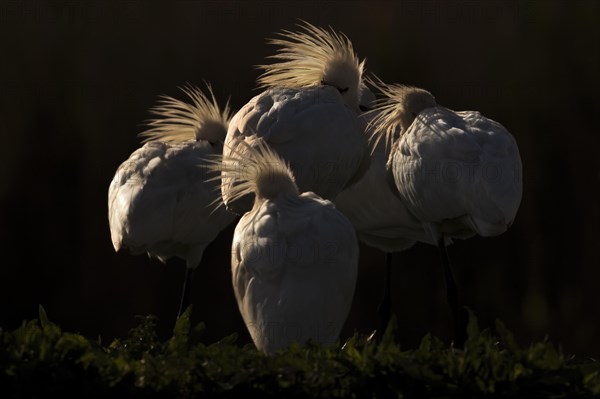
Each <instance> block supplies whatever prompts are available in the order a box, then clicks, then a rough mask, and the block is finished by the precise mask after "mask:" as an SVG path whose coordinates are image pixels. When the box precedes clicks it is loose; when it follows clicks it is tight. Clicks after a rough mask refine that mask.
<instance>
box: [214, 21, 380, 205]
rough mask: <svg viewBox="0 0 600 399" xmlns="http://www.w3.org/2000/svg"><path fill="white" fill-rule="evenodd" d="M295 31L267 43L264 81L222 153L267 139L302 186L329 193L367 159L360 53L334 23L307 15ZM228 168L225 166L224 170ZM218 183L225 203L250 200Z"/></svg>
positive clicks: (239, 114) (357, 171)
mask: <svg viewBox="0 0 600 399" xmlns="http://www.w3.org/2000/svg"><path fill="white" fill-rule="evenodd" d="M300 28H301V31H300V32H289V31H284V32H283V33H282V34H281V38H278V39H273V40H271V41H270V43H271V44H274V45H276V46H279V47H280V48H279V50H278V51H277V53H276V54H275V55H273V56H272V57H271V58H273V59H275V60H277V61H278V62H275V63H272V64H269V65H262V66H260V68H262V69H263V70H264V73H263V74H262V75H261V76H260V77H259V79H258V82H259V87H261V88H264V89H265V91H263V92H262V93H261V94H259V95H257V96H255V97H254V98H252V99H251V100H250V102H248V103H247V104H246V105H245V106H243V107H242V108H241V109H240V110H239V111H238V112H237V114H235V115H234V117H233V118H232V120H231V123H230V124H229V130H228V132H227V138H226V139H225V148H224V152H223V155H225V156H228V155H229V154H230V153H231V152H232V151H236V148H237V145H238V144H239V143H240V142H245V143H246V144H248V146H243V147H241V149H240V150H239V151H245V150H246V148H251V147H253V146H254V145H255V144H254V143H255V142H256V141H257V140H264V141H266V143H267V144H268V145H269V146H270V147H271V148H272V149H273V150H274V151H275V152H276V153H277V154H278V155H279V156H280V157H282V158H283V159H284V160H286V162H288V163H289V165H290V168H291V169H292V171H293V173H294V176H295V179H296V184H297V185H298V187H299V189H300V190H301V191H312V192H314V193H315V194H317V195H319V196H321V197H323V198H325V199H334V198H335V196H336V195H337V194H338V193H339V192H340V191H342V190H343V189H344V188H346V187H348V186H349V185H351V184H352V183H353V182H355V181H356V180H357V179H358V178H360V176H361V175H362V174H363V173H364V172H365V171H366V169H367V168H368V164H369V152H368V151H369V150H368V142H367V139H366V138H365V136H364V134H363V131H364V127H365V126H364V124H363V123H364V122H363V121H361V120H360V119H359V118H358V115H359V113H360V112H361V107H360V106H361V104H360V98H361V95H362V94H363V92H365V91H366V90H368V89H366V86H365V85H364V84H363V81H362V75H363V72H364V64H365V62H364V61H360V60H359V59H358V56H357V55H356V53H355V52H354V48H353V46H352V43H351V42H350V40H349V39H348V38H347V37H346V36H345V35H343V34H341V33H337V32H335V31H333V30H332V29H322V28H318V27H315V26H313V25H311V24H309V23H306V22H304V23H303V24H301V25H300ZM224 173H226V172H224ZM231 184H236V183H235V182H233V181H232V182H231ZM229 192H231V190H230V187H228V186H227V185H226V184H224V185H223V187H222V193H223V200H224V202H225V205H226V206H227V209H230V210H233V211H234V212H237V213H243V212H245V211H247V210H248V209H250V207H251V206H252V195H248V196H247V197H242V198H236V200H235V201H233V200H232V199H231V198H230V197H229Z"/></svg>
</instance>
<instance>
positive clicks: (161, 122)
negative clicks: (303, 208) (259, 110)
mask: <svg viewBox="0 0 600 399" xmlns="http://www.w3.org/2000/svg"><path fill="white" fill-rule="evenodd" d="M209 89H210V87H209ZM184 91H185V92H186V93H187V94H188V95H189V96H190V98H191V99H192V104H188V103H185V102H182V101H179V100H175V99H173V98H170V97H165V98H164V99H163V101H162V103H161V104H160V105H159V106H158V107H156V108H155V109H154V110H153V111H154V113H155V114H156V115H158V116H159V118H157V119H155V120H153V121H152V122H151V123H150V126H151V127H152V128H151V129H150V130H148V131H147V132H146V133H144V134H143V135H145V136H147V137H149V139H150V141H149V142H147V143H146V144H145V145H144V146H142V147H141V148H139V149H138V150H136V151H134V152H133V153H132V154H131V156H130V157H129V159H128V160H127V161H125V162H124V163H123V164H122V165H121V166H120V167H119V168H118V169H117V172H116V174H115V176H114V178H113V181H112V182H111V184H110V187H109V193H108V213H109V224H110V231H111V236H112V241H113V245H114V247H115V250H117V251H118V250H119V249H121V248H122V247H127V248H129V249H130V250H131V251H132V252H133V253H143V252H146V253H148V255H149V256H151V257H156V258H158V259H160V260H161V261H163V262H165V261H166V260H167V259H168V258H170V257H173V256H175V257H178V258H181V259H184V260H185V261H186V263H187V266H188V268H191V269H192V268H195V267H196V266H198V264H199V263H200V260H201V259H202V254H203V252H204V249H205V248H206V246H207V245H208V244H210V242H211V241H212V240H214V239H215V237H216V236H217V234H218V233H219V232H220V231H221V230H222V229H224V228H225V227H226V226H227V225H229V224H230V223H231V222H233V220H234V215H233V214H231V213H229V212H227V211H226V210H225V209H222V208H220V209H217V210H213V209H212V207H209V205H211V204H212V203H213V202H215V201H216V200H217V199H218V189H219V182H216V181H206V180H207V175H206V169H203V168H201V167H200V166H201V165H202V164H204V163H206V162H207V161H208V159H209V158H210V157H211V156H214V155H216V154H220V153H221V151H222V144H221V143H218V140H219V139H220V140H223V138H224V136H225V132H226V129H227V120H228V114H229V108H228V107H226V108H225V110H224V112H221V111H220V110H219V108H218V106H217V104H216V101H215V99H214V96H213V97H212V101H211V100H210V99H209V98H207V97H206V96H205V95H204V94H203V93H202V92H200V91H199V90H198V89H194V88H189V89H184ZM211 94H212V92H211Z"/></svg>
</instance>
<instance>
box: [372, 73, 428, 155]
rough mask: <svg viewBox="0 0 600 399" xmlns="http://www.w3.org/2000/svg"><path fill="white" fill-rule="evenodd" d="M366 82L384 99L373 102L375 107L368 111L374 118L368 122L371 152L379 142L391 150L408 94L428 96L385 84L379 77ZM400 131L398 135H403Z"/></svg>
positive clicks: (415, 88)
mask: <svg viewBox="0 0 600 399" xmlns="http://www.w3.org/2000/svg"><path fill="white" fill-rule="evenodd" d="M366 80H367V82H368V83H369V84H370V85H372V86H373V87H375V89H377V90H378V91H379V92H380V93H381V94H383V96H384V98H378V99H377V100H375V106H374V107H373V108H372V109H371V110H370V111H368V112H369V113H373V114H374V115H375V116H374V117H373V118H372V119H371V120H370V121H369V123H368V127H369V128H370V129H371V135H370V137H369V140H370V141H371V147H372V149H373V151H374V150H375V148H376V147H377V144H378V143H379V141H380V140H382V139H383V140H385V145H386V148H391V146H392V145H393V144H394V141H395V139H396V135H397V132H398V130H400V128H401V123H402V122H401V121H402V119H403V116H404V115H405V113H406V112H409V111H408V110H407V109H406V107H405V106H406V99H407V95H408V94H413V93H417V94H422V95H427V96H430V97H431V98H432V99H433V96H432V95H431V93H429V92H428V91H427V90H424V89H420V88H418V87H414V86H408V85H403V84H398V83H392V84H386V83H384V82H383V81H382V80H381V79H380V78H379V77H377V76H376V75H373V78H371V77H368V78H367V79H366ZM403 133H404V131H401V132H400V134H403ZM388 146H389V147H388Z"/></svg>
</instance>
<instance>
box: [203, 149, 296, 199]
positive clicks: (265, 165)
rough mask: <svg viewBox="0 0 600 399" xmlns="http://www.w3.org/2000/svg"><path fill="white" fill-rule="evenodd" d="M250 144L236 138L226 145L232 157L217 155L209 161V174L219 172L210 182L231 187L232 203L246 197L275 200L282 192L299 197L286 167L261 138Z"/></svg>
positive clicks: (289, 170) (292, 178) (290, 171)
mask: <svg viewBox="0 0 600 399" xmlns="http://www.w3.org/2000/svg"><path fill="white" fill-rule="evenodd" d="M253 144H254V145H250V144H248V143H247V142H246V141H244V140H242V139H236V140H235V141H234V142H233V144H232V145H228V146H227V148H229V150H230V151H231V155H229V156H220V155H219V156H216V157H215V158H214V159H213V160H211V161H210V162H209V166H208V168H209V169H210V170H211V171H213V172H221V175H219V176H216V177H214V178H212V179H211V180H218V179H221V178H222V179H223V180H222V184H223V186H226V187H229V188H230V189H229V190H230V191H229V193H228V195H227V196H228V197H229V200H230V201H231V202H235V201H237V200H238V199H240V198H242V197H244V196H246V195H248V194H256V195H257V196H258V197H261V198H275V197H276V196H277V195H279V194H282V193H296V194H298V187H297V186H296V182H295V179H294V175H293V173H292V170H291V169H290V167H289V165H288V164H287V163H286V162H285V161H284V160H283V159H281V157H279V155H277V153H275V152H274V151H273V150H272V149H271V148H270V147H269V145H268V144H267V143H266V142H265V141H264V140H263V139H260V138H258V139H257V140H256V141H255V142H254V143H253ZM220 200H221V201H222V199H221V198H220Z"/></svg>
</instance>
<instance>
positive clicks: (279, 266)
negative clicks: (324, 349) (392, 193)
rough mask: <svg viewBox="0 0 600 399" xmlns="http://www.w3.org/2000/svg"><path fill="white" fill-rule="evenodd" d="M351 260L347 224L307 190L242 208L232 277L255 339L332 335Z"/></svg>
mask: <svg viewBox="0 0 600 399" xmlns="http://www.w3.org/2000/svg"><path fill="white" fill-rule="evenodd" d="M357 267H358V245H357V241H356V235H355V233H354V229H353V228H352V225H351V224H350V222H349V221H348V220H347V219H346V218H345V217H344V216H343V215H342V214H340V213H339V212H337V211H336V209H335V207H334V206H333V205H332V204H331V203H330V202H329V201H324V200H322V199H320V198H318V197H317V196H315V195H314V194H313V193H304V194H302V195H301V196H300V197H296V198H289V197H285V196H279V197H278V198H277V199H275V200H274V201H264V202H262V203H260V205H259V206H257V207H255V208H254V209H253V210H252V211H251V212H249V213H247V214H245V215H244V216H243V217H242V219H241V220H240V222H239V224H238V226H237V227H236V231H235V235H234V242H233V251H232V279H233V286H234V291H235V294H236V298H237V301H238V306H239V309H240V312H241V313H242V316H243V318H244V321H245V323H246V326H247V327H248V330H249V331H250V334H251V336H252V338H253V340H254V342H255V344H256V346H257V347H258V348H259V349H260V350H263V351H265V352H267V353H271V352H273V351H275V350H277V349H279V348H282V347H285V346H287V345H289V344H290V343H291V342H292V341H297V342H300V343H303V342H305V341H306V340H307V339H313V340H316V341H319V342H321V343H326V344H331V343H333V342H335V340H336V339H337V337H338V335H339V333H340V330H341V328H342V326H343V324H344V322H345V320H346V317H347V315H348V312H349V310H350V306H351V302H352V297H353V294H354V287H355V284H356V275H357Z"/></svg>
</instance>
